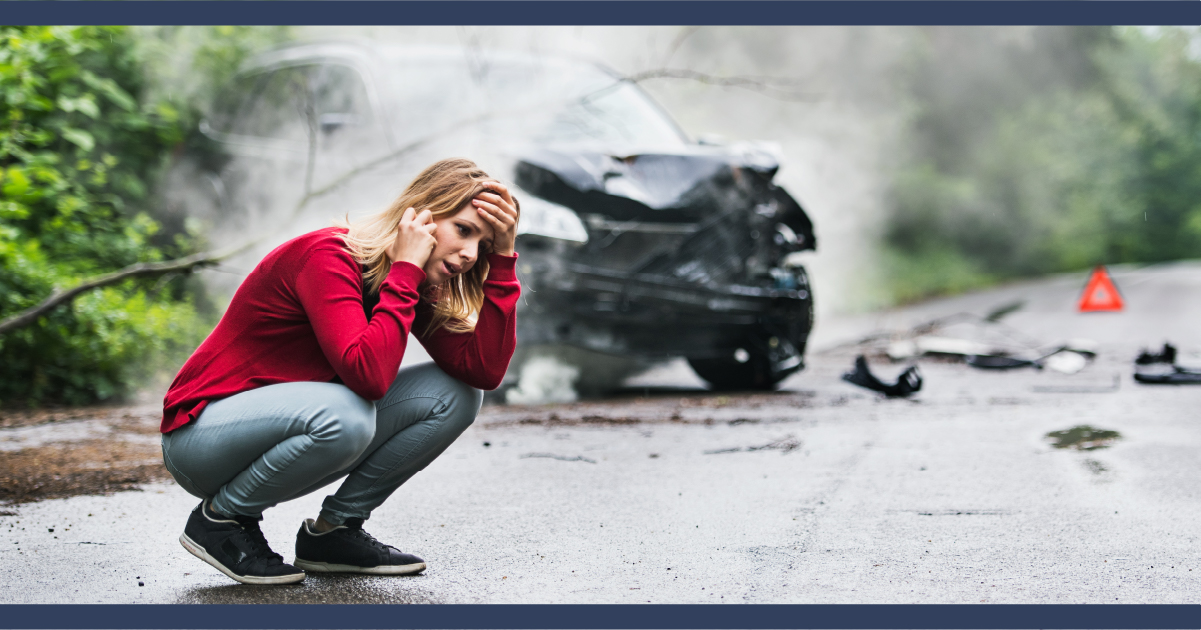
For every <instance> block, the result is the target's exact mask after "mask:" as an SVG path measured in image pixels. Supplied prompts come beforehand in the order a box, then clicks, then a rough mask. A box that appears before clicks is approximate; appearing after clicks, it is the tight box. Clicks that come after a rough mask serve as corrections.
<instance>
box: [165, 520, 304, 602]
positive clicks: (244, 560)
mask: <svg viewBox="0 0 1201 630" xmlns="http://www.w3.org/2000/svg"><path fill="white" fill-rule="evenodd" d="M179 542H180V544H182V545H183V548H184V549H187V550H188V551H189V552H190V553H191V554H192V555H194V556H196V557H197V558H200V559H201V560H204V561H205V562H207V563H209V564H211V565H213V566H214V567H216V568H217V570H218V571H220V572H222V573H224V574H225V575H228V576H229V577H231V578H233V579H235V580H237V581H239V582H241V583H243V584H292V583H293V582H299V581H301V580H303V579H304V571H301V570H300V569H297V568H296V567H294V566H292V565H290V564H286V563H284V558H283V556H281V555H279V554H277V553H275V552H274V551H271V547H270V546H268V545H267V539H266V537H264V536H263V530H261V529H259V519H256V518H251V517H249V516H236V517H234V518H232V519H229V518H226V517H224V516H221V515H220V514H217V513H216V512H214V511H213V510H212V508H210V507H209V505H208V501H202V502H201V503H200V505H198V506H196V509H194V510H192V515H191V516H189V517H188V524H187V525H186V526H185V527H184V530H183V533H182V534H180V536H179Z"/></svg>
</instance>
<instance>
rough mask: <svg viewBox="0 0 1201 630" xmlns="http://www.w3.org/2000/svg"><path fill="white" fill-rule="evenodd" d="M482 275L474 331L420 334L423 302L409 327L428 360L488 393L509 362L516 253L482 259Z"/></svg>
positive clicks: (425, 310)
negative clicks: (484, 266) (484, 268)
mask: <svg viewBox="0 0 1201 630" xmlns="http://www.w3.org/2000/svg"><path fill="white" fill-rule="evenodd" d="M488 265H489V269H488V277H487V279H485V280H484V287H483V289H484V304H483V306H482V307H481V309H480V316H479V319H478V320H477V321H476V323H475V330H474V331H472V332H468V333H453V332H450V331H448V330H446V329H445V328H439V329H438V330H434V331H430V332H429V333H428V334H426V332H425V327H426V326H428V325H429V322H430V318H431V316H432V315H433V308H432V307H430V306H428V305H426V304H423V305H422V307H421V308H419V309H418V313H417V320H416V323H415V324H414V326H415V328H414V330H416V331H417V332H418V335H417V339H418V340H419V341H420V342H421V345H423V346H425V349H426V351H427V352H429V355H430V358H432V359H433V360H434V363H436V364H438V367H440V368H442V370H443V371H444V372H446V373H447V374H449V375H450V376H453V377H454V378H456V379H458V380H460V381H463V382H464V383H466V384H468V385H470V386H472V387H475V388H476V389H487V390H492V389H496V388H497V387H500V382H501V380H502V379H504V377H505V371H506V370H508V369H509V360H510V359H512V358H513V350H514V349H515V348H516V347H517V298H518V297H520V295H521V284H520V283H519V282H518V281H517V270H516V265H517V255H516V254H514V255H512V256H501V255H499V254H490V255H489V256H488Z"/></svg>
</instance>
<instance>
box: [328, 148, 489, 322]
mask: <svg viewBox="0 0 1201 630" xmlns="http://www.w3.org/2000/svg"><path fill="white" fill-rule="evenodd" d="M486 181H496V179H495V178H493V177H490V176H489V175H488V174H487V173H485V172H484V171H483V170H482V169H480V167H478V166H476V164H475V162H472V161H471V160H467V159H463V158H451V159H446V160H440V161H438V162H434V163H433V164H431V165H429V166H428V167H426V169H425V170H423V171H421V173H420V174H419V175H417V177H416V178H414V179H413V181H412V182H411V183H409V185H408V186H407V187H406V188H405V190H404V192H403V193H401V194H400V196H399V197H397V198H396V201H393V202H392V205H390V206H388V209H386V210H384V211H383V212H380V213H377V214H373V215H370V216H366V217H363V218H362V219H359V220H357V221H355V222H353V223H352V222H350V221H349V218H347V219H346V220H340V221H335V222H334V225H336V226H338V227H343V228H346V230H347V232H346V234H344V235H342V240H343V241H345V242H346V251H348V252H350V254H351V255H352V256H354V258H355V260H357V261H358V262H359V264H361V265H363V266H364V267H366V271H364V272H363V283H364V284H365V285H366V286H367V288H368V290H369V291H370V292H371V293H377V292H378V291H379V289H380V286H381V285H383V283H384V279H385V278H387V277H388V272H389V271H390V270H391V269H392V261H390V260H388V256H387V254H386V252H387V250H388V247H389V246H391V245H392V243H393V242H395V240H396V228H397V227H398V226H399V225H400V218H401V216H402V215H404V212H405V210H406V209H408V208H415V209H416V210H417V212H421V211H422V210H429V211H430V213H431V214H432V215H433V218H434V219H440V218H442V217H445V216H449V215H453V214H455V213H456V212H458V211H459V209H460V208H462V207H463V205H464V204H466V203H467V202H469V201H471V199H473V198H474V197H475V196H476V195H478V194H480V193H481V192H484V191H485V190H487V189H486V188H485V187H484V186H483V182H486ZM485 253H486V252H480V255H479V257H478V258H477V259H476V261H475V264H474V265H472V267H471V269H469V270H467V271H466V272H464V273H461V274H459V275H457V276H455V277H453V278H451V279H450V280H448V281H446V282H445V283H443V284H442V285H439V286H429V287H426V289H425V290H424V291H423V292H422V296H421V297H422V299H424V300H426V301H428V302H430V303H432V304H433V305H434V317H433V320H432V321H431V322H430V325H429V326H428V327H427V328H426V329H425V330H424V331H422V333H421V334H422V336H425V335H428V334H430V333H431V332H433V331H435V330H438V328H440V327H444V328H446V329H447V330H448V331H450V332H456V333H463V332H471V331H473V330H475V319H476V317H477V316H478V315H479V312H480V308H482V307H483V305H484V279H485V278H487V277H488V260H487V259H486V258H485V257H484V254H485Z"/></svg>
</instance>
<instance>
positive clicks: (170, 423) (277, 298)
mask: <svg viewBox="0 0 1201 630" xmlns="http://www.w3.org/2000/svg"><path fill="white" fill-rule="evenodd" d="M342 233H345V230H344V229H340V228H326V229H323V230H317V231H316V232H310V233H308V234H305V235H302V236H299V237H297V238H294V239H292V240H290V241H288V242H287V243H284V244H283V245H280V246H279V247H277V248H275V249H274V250H273V251H272V252H271V253H270V254H267V257H266V258H264V259H263V261H262V262H260V263H259V264H258V266H257V267H255V269H254V271H252V272H250V275H249V276H247V277H246V280H245V281H244V282H243V283H242V286H240V287H238V291H237V292H236V293H235V294H234V298H233V301H232V302H230V304H229V309H228V310H226V312H225V315H224V316H223V317H222V318H221V322H220V323H218V324H217V327H216V328H215V329H214V330H213V332H212V333H211V334H210V335H209V336H208V338H207V339H205V340H204V343H202V344H200V347H199V348H197V349H196V352H194V353H192V356H191V358H189V359H188V361H187V363H184V366H183V367H182V368H181V369H180V370H179V374H177V375H176V376H175V380H174V381H173V382H172V383H171V388H170V389H168V390H167V395H166V397H165V398H164V399H163V422H162V426H161V428H160V430H161V431H162V432H163V433H167V432H168V431H172V430H174V429H178V428H179V427H181V426H183V425H185V424H187V423H188V422H191V421H192V420H195V419H196V418H197V417H198V416H199V415H200V412H201V411H203V410H204V406H205V405H206V404H208V403H209V402H211V401H214V400H219V399H221V398H227V397H229V396H233V395H234V394H239V393H241V392H245V391H249V390H251V389H255V388H258V387H263V386H266V385H275V384H278V383H292V382H297V381H313V382H330V381H333V380H335V377H336V378H339V379H341V381H342V383H344V384H345V385H346V386H347V387H349V388H350V390H351V391H353V392H354V393H356V394H358V395H360V396H362V397H363V398H366V399H368V400H379V399H380V398H383V397H384V394H385V393H387V391H388V387H389V386H391V385H392V381H393V380H394V379H395V378H396V372H397V370H399V369H400V360H401V357H403V356H404V351H405V344H406V343H407V342H408V338H409V337H408V335H409V331H410V330H413V329H414V326H416V328H415V329H416V330H417V331H418V333H423V332H424V331H425V328H426V326H427V325H428V323H429V321H430V317H431V316H432V314H433V308H432V307H431V306H430V305H429V304H427V303H424V302H422V303H420V304H419V303H418V293H417V286H418V285H419V284H420V283H421V282H422V281H423V280H425V272H423V271H422V270H421V269H419V268H418V267H417V266H415V265H412V264H410V263H406V262H402V263H397V264H394V265H392V269H391V270H390V271H389V272H388V277H387V278H386V279H385V280H384V283H383V285H382V286H381V287H380V293H379V298H380V300H379V304H377V305H376V306H375V308H374V310H373V311H372V312H371V319H370V321H368V319H367V315H366V313H365V312H364V309H363V274H362V271H361V269H360V267H359V264H358V263H357V262H356V261H355V260H354V258H353V257H352V256H351V255H350V254H349V253H348V252H347V251H346V247H345V244H344V242H343V241H342V239H341V238H339V237H338V234H342ZM516 261H517V256H516V255H513V256H499V255H489V256H488V263H489V264H490V265H491V268H490V270H489V272H488V278H487V280H485V282H484V305H483V308H482V310H481V311H480V316H479V320H478V321H477V322H476V326H475V332H473V333H452V332H448V331H446V330H445V329H439V330H437V331H433V332H431V333H430V334H429V335H428V336H424V337H422V336H419V337H418V338H419V339H420V341H421V344H422V345H423V346H425V349H426V350H427V351H428V352H429V354H430V357H431V358H433V359H434V362H435V363H437V364H438V367H440V368H442V369H443V370H444V371H445V372H446V373H447V374H449V375H450V376H453V377H454V378H457V379H459V380H460V381H463V382H464V383H466V384H468V385H471V386H472V387H476V388H479V389H496V388H497V387H498V386H499V385H500V381H501V379H502V378H503V377H504V375H505V370H506V369H508V367H509V359H511V358H512V357H513V349H514V348H515V347H516V345H517V320H516V309H517V297H518V295H519V294H520V292H521V287H520V285H519V284H518V282H517V275H516V273H515V271H514V266H515V264H516Z"/></svg>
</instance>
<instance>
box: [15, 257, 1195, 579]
mask: <svg viewBox="0 0 1201 630" xmlns="http://www.w3.org/2000/svg"><path fill="white" fill-rule="evenodd" d="M1117 280H1118V283H1119V286H1120V288H1121V289H1122V291H1123V293H1124V296H1125V297H1126V299H1127V303H1128V307H1127V310H1126V311H1125V312H1123V313H1117V314H1108V313H1106V314H1086V315H1082V314H1078V313H1075V311H1074V305H1075V300H1076V298H1077V295H1078V292H1079V289H1080V287H1081V286H1082V285H1083V276H1082V275H1080V274H1074V275H1068V276H1060V277H1053V278H1047V279H1044V280H1041V281H1038V282H1030V283H1022V284H1020V285H1012V286H1008V287H1003V288H1000V289H995V290H991V291H988V292H983V293H978V294H973V295H968V296H962V297H959V298H954V299H949V300H941V301H937V302H931V303H926V304H922V305H919V306H915V307H912V308H908V309H901V310H896V311H890V312H889V313H885V314H879V315H872V316H862V317H857V318H847V319H844V320H840V321H838V322H819V324H818V329H817V330H816V331H815V336H814V341H813V344H812V346H811V347H812V348H813V351H812V352H811V353H810V356H809V357H808V361H809V368H808V369H806V370H805V371H804V372H803V373H801V374H798V375H795V376H793V377H790V378H789V379H788V380H787V381H786V382H785V383H784V384H783V387H782V391H780V392H776V393H772V394H747V395H738V394H731V395H724V396H723V395H717V394H713V393H709V392H705V391H703V390H701V389H700V388H699V387H698V386H699V385H700V381H699V380H698V379H696V377H695V376H693V375H692V374H691V373H690V372H689V371H688V370H687V368H686V367H684V366H683V364H681V363H675V364H670V365H667V366H664V367H663V368H661V369H659V370H657V371H655V372H653V373H651V374H648V375H646V376H645V377H643V378H642V379H641V380H638V381H636V382H635V383H634V385H633V386H632V387H631V389H630V390H629V392H628V393H627V394H625V395H622V396H617V397H614V398H611V399H607V400H600V401H590V402H585V403H577V404H574V405H555V406H546V407H492V406H489V407H486V408H485V410H484V413H483V414H482V415H481V417H480V420H479V421H478V422H477V423H476V425H475V426H473V427H472V428H471V429H469V430H468V432H467V433H466V434H465V435H464V436H463V437H462V438H461V439H460V440H459V441H458V442H456V443H455V444H454V445H453V446H452V447H451V448H450V449H449V450H448V451H447V452H446V453H445V455H443V456H442V457H441V458H440V459H439V460H438V461H436V462H435V463H434V464H433V465H432V466H430V467H429V468H428V469H427V470H426V471H425V472H423V473H421V474H419V475H418V476H417V477H415V478H414V479H413V480H412V481H410V482H409V484H407V485H406V486H405V487H404V488H402V489H401V490H400V491H399V492H398V493H397V495H396V496H394V497H393V498H392V499H391V500H390V501H389V502H388V503H386V504H385V505H384V506H383V507H382V508H380V509H379V510H377V511H376V513H375V515H374V516H373V518H372V519H371V521H370V522H369V526H368V530H369V531H371V532H372V533H373V534H375V535H376V536H377V537H378V538H380V539H381V540H384V541H385V542H390V543H393V544H395V545H397V546H398V547H400V548H401V549H403V550H405V551H411V552H413V553H417V554H418V555H421V556H423V557H424V558H425V559H426V560H427V561H428V562H429V565H430V568H429V569H428V570H427V571H426V572H425V573H424V574H423V575H420V576H415V577H404V578H378V577H370V578H369V577H341V576H339V577H319V576H310V577H309V578H308V579H307V580H306V581H305V582H304V583H302V584H300V585H297V586H288V587H250V586H243V585H238V584H235V583H233V582H232V581H230V580H228V579H227V578H225V577H224V576H222V575H221V574H219V573H218V572H217V571H216V570H215V569H212V568H210V567H209V566H207V565H205V564H203V563H201V562H199V561H198V560H196V559H195V558H193V557H192V556H191V555H189V554H187V553H186V552H185V551H184V550H183V548H182V547H180V545H179V543H178V542H177V540H176V539H177V537H178V535H179V533H180V531H182V527H183V524H184V521H185V520H186V518H187V514H188V511H189V510H190V509H191V508H192V507H193V506H194V504H195V502H196V501H195V500H194V499H193V498H192V497H190V496H189V495H187V494H186V493H184V492H183V491H182V490H180V489H179V488H178V487H176V486H174V485H172V484H153V485H148V486H146V487H145V488H144V491H143V492H125V493H119V494H115V495H112V496H84V497H75V498H70V499H58V500H48V501H43V502H40V503H32V504H26V505H21V506H18V507H16V508H7V509H8V510H10V511H13V512H15V514H14V515H10V516H0V563H3V566H4V568H5V571H4V572H3V573H2V575H0V602H3V603H139V602H146V603H243V602H244V603H302V602H311V603H427V602H429V603H645V602H653V603H708V602H719V603H725V602H729V603H979V602H987V603H1107V602H1114V603H1191V602H1194V601H1195V600H1196V593H1197V592H1198V586H1199V583H1201V554H1198V552H1197V549H1198V545H1197V541H1198V536H1199V535H1201V483H1199V482H1201V422H1199V418H1198V415H1199V412H1198V410H1199V409H1201V405H1199V404H1198V403H1201V387H1155V386H1140V385H1138V384H1136V383H1134V382H1133V381H1132V379H1131V367H1132V366H1131V359H1132V358H1133V357H1134V355H1135V354H1136V353H1137V351H1138V349H1139V347H1140V346H1155V345H1159V344H1162V342H1163V341H1165V340H1168V341H1172V342H1173V343H1175V344H1176V345H1177V346H1179V347H1180V348H1181V349H1182V350H1189V349H1194V350H1201V329H1199V327H1198V326H1197V323H1196V322H1197V321H1198V317H1197V315H1198V314H1199V313H1201V264H1185V265H1175V266H1166V267H1154V268H1146V269H1143V270H1131V269H1128V270H1120V271H1119V273H1118V274H1117ZM1014 298H1022V299H1025V300H1026V305H1025V307H1024V308H1023V309H1022V310H1020V311H1017V312H1015V313H1013V314H1012V315H1010V316H1009V317H1007V318H1006V319H1005V320H1004V322H1005V323H1006V324H1007V325H1008V326H1009V327H1011V328H1012V329H1014V330H1017V331H1020V332H1021V333H1023V334H1025V335H1027V336H1030V337H1033V338H1035V339H1037V340H1041V341H1044V342H1047V343H1050V342H1055V341H1059V340H1063V339H1067V338H1073V337H1088V338H1091V339H1094V340H1095V341H1097V342H1098V343H1099V344H1100V355H1099V358H1098V359H1097V361H1095V362H1094V363H1093V364H1091V365H1090V366H1089V367H1087V368H1086V369H1085V370H1083V371H1082V372H1080V373H1078V374H1074V375H1063V374H1053V373H1047V372H1036V371H1033V370H1018V371H1013V372H1005V373H993V372H982V371H978V370H974V369H973V368H970V367H967V366H965V365H962V364H957V363H948V362H939V361H931V360H925V361H922V362H920V368H921V370H922V373H923V375H924V377H925V388H924V389H923V390H922V391H921V392H920V394H918V395H917V396H915V397H914V398H913V399H912V400H886V399H883V398H880V397H878V396H877V395H875V394H873V393H871V392H867V391H865V390H861V389H857V388H855V387H853V386H851V385H848V384H846V383H843V382H841V381H839V380H838V375H839V374H840V373H841V372H843V371H844V370H845V369H847V368H848V367H849V366H850V363H851V360H852V358H853V357H854V355H855V354H856V353H857V352H858V349H857V348H856V347H855V346H853V345H850V344H845V343H844V342H847V341H850V340H855V339H859V338H861V337H863V336H865V335H867V334H868V333H871V332H873V331H875V330H878V329H880V328H886V329H903V328H906V327H908V326H912V325H914V324H916V323H919V322H921V321H925V320H927V319H930V318H933V317H937V316H942V315H947V314H950V313H954V312H958V311H969V312H975V313H984V312H987V311H988V310H990V309H992V308H994V307H996V306H998V305H1001V304H1004V303H1007V302H1009V301H1011V300H1013V299H1014ZM873 366H874V368H875V369H877V370H878V374H880V375H881V376H882V377H884V378H891V377H893V376H895V375H896V374H897V373H898V372H900V371H901V369H902V367H903V365H901V364H897V365H888V364H886V363H883V362H874V363H873ZM1077 425H1090V426H1092V427H1095V428H1098V429H1106V430H1112V431H1117V432H1119V433H1120V434H1121V437H1120V438H1119V439H1117V440H1116V441H1114V442H1113V443H1112V445H1111V446H1110V447H1109V448H1104V449H1099V450H1093V451H1075V450H1066V449H1056V448H1053V447H1052V446H1051V444H1050V441H1049V440H1048V439H1047V438H1046V437H1045V436H1046V434H1047V433H1048V432H1052V431H1058V430H1064V429H1068V428H1071V427H1073V426H1077ZM62 426H68V424H63V425H62ZM66 430H67V431H68V432H70V431H76V432H78V429H77V428H71V429H66ZM3 431H9V430H3ZM68 434H69V435H71V436H72V437H70V438H69V439H78V436H75V435H74V434H71V433H68ZM14 435H15V434H14ZM22 436H23V437H22V438H21V439H46V438H45V436H44V435H43V436H42V437H37V436H34V435H33V434H31V433H29V432H28V430H26V433H24V434H22ZM8 438H9V434H6V433H0V442H2V441H4V440H6V439H8ZM0 456H3V453H2V452H0ZM321 498H322V495H320V494H317V495H312V496H309V497H305V498H303V499H300V500H297V501H295V502H292V503H289V504H284V505H281V506H279V507H277V508H275V509H273V510H271V511H269V512H268V513H267V518H266V520H265V522H264V525H263V529H264V531H265V532H266V534H267V537H268V539H269V540H271V541H272V543H273V545H274V547H275V548H276V550H277V551H280V552H281V553H283V555H284V556H285V557H287V558H289V559H290V558H291V556H292V554H291V544H292V540H293V536H294V535H295V532H296V529H297V527H298V526H299V524H300V522H301V519H303V518H304V517H307V516H313V515H315V514H316V512H317V509H318V506H319V505H320V502H321ZM51 529H53V532H51V531H50V530H51ZM139 581H140V582H142V584H144V586H139Z"/></svg>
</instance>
